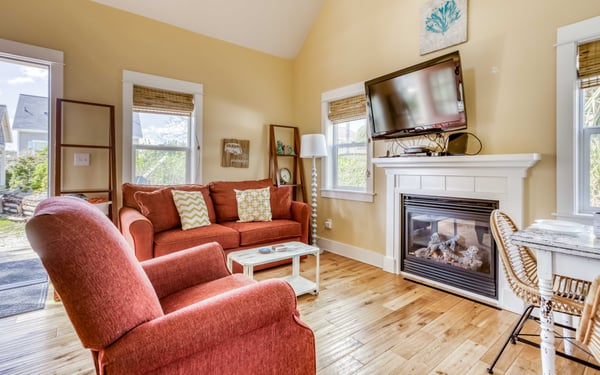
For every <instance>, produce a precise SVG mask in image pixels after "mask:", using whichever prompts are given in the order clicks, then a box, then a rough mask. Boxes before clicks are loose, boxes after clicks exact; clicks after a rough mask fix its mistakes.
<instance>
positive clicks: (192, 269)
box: [141, 242, 231, 298]
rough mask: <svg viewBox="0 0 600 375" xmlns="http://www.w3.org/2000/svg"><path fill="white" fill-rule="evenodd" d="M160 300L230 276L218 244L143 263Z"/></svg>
mask: <svg viewBox="0 0 600 375" xmlns="http://www.w3.org/2000/svg"><path fill="white" fill-rule="evenodd" d="M141 264H142V268H143V269H144V271H145V272H146V275H148V278H149V279H150V282H151V283H152V286H154V290H155V291H156V294H157V295H158V298H163V297H165V296H168V295H169V294H172V293H175V292H177V291H180V290H182V289H185V288H189V287H191V286H194V285H197V284H202V283H205V282H208V281H212V280H216V279H220V278H222V277H225V276H229V275H231V273H230V272H229V270H228V269H227V265H226V263H225V254H224V253H223V248H222V247H221V245H219V244H218V243H217V242H211V243H207V244H204V245H199V246H195V247H192V248H189V249H186V250H181V251H176V252H174V253H171V254H167V255H163V256H160V257H157V258H153V259H150V260H146V261H144V262H142V263H141Z"/></svg>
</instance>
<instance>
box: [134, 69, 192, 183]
mask: <svg viewBox="0 0 600 375" xmlns="http://www.w3.org/2000/svg"><path fill="white" fill-rule="evenodd" d="M201 100H202V85H201V84H197V83H193V82H186V81H180V80H174V79H171V78H166V77H159V76H153V75H149V74H144V73H137V72H130V71H123V129H124V132H123V144H124V152H123V181H131V182H135V183H141V184H152V185H173V184H184V183H191V182H201V165H202V162H201V157H202V154H201V144H202V143H201V134H202V132H201V126H202V113H201V112H200V111H201V109H202V102H201ZM128 148H130V151H129V150H128Z"/></svg>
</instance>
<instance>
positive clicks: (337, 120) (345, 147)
mask: <svg viewBox="0 0 600 375" xmlns="http://www.w3.org/2000/svg"><path fill="white" fill-rule="evenodd" d="M321 101H322V123H323V128H324V132H325V135H326V138H327V146H328V148H329V150H328V152H329V157H327V158H325V159H323V161H322V163H323V168H322V171H323V176H322V181H323V183H322V186H323V188H322V189H321V195H322V196H323V197H328V198H340V199H348V200H358V201H366V202H372V201H373V178H372V174H371V158H372V143H371V141H370V139H369V137H368V132H367V112H366V105H365V94H364V86H363V84H362V83H360V84H354V85H350V86H345V87H342V88H340V89H337V90H333V91H329V92H326V93H324V94H323V95H322V96H321Z"/></svg>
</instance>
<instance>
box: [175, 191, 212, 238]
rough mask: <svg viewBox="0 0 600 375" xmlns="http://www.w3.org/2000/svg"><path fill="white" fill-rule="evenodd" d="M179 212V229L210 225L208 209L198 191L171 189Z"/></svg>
mask: <svg viewBox="0 0 600 375" xmlns="http://www.w3.org/2000/svg"><path fill="white" fill-rule="evenodd" d="M171 193H172V194H173V201H174V202H175V207H176V208H177V212H178V213H179V219H180V221H181V229H183V230H188V229H193V228H198V227H204V226H206V225H210V219H209V218H208V210H207V209H206V203H205V202H204V197H203V196H202V192H200V191H183V190H171Z"/></svg>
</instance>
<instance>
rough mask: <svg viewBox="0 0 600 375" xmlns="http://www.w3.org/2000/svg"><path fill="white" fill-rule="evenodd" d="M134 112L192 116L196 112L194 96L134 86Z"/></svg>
mask: <svg viewBox="0 0 600 375" xmlns="http://www.w3.org/2000/svg"><path fill="white" fill-rule="evenodd" d="M133 110H134V111H138V112H150V113H164V114H174V115H190V114H191V113H192V112H193V111H194V95H192V94H186V93H182V92H175V91H168V90H161V89H155V88H151V87H144V86H135V85H134V86H133Z"/></svg>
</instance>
